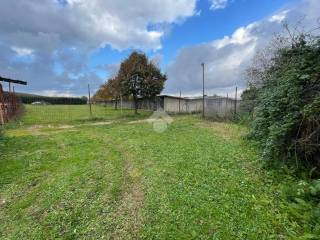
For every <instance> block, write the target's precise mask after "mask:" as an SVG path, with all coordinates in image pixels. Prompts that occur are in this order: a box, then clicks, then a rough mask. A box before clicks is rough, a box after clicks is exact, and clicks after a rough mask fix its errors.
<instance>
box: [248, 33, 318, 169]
mask: <svg viewBox="0 0 320 240" xmlns="http://www.w3.org/2000/svg"><path fill="white" fill-rule="evenodd" d="M261 76H262V78H263V79H262V85H261V86H260V87H259V94H258V100H257V106H256V108H255V114H254V115H255V116H254V118H253V121H252V125H251V132H250V134H249V136H250V137H251V138H252V139H255V140H258V142H259V143H260V144H261V145H262V148H263V158H264V159H266V160H268V161H269V160H272V162H273V163H274V162H276V163H281V164H283V163H284V164H288V163H294V164H295V166H297V167H298V168H299V169H300V168H305V167H308V168H317V170H319V167H320V40H319V39H315V40H313V41H308V42H307V41H306V40H305V38H304V37H301V38H300V39H299V41H298V42H296V43H294V44H292V46H290V47H285V48H282V49H280V50H278V51H277V53H276V54H275V57H274V58H273V59H271V60H270V64H269V67H267V68H266V69H265V70H264V72H263V74H262V75H261ZM315 172H317V171H315ZM318 172H319V171H318Z"/></svg>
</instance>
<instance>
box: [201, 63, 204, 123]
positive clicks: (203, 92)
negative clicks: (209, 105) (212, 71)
mask: <svg viewBox="0 0 320 240" xmlns="http://www.w3.org/2000/svg"><path fill="white" fill-rule="evenodd" d="M201 66H202V117H203V118H204V63H202V64H201Z"/></svg>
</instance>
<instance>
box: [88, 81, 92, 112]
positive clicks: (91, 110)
mask: <svg viewBox="0 0 320 240" xmlns="http://www.w3.org/2000/svg"><path fill="white" fill-rule="evenodd" d="M88 96H89V102H88V103H89V110H90V116H91V118H92V108H91V95H90V84H88Z"/></svg>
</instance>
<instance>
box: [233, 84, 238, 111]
mask: <svg viewBox="0 0 320 240" xmlns="http://www.w3.org/2000/svg"><path fill="white" fill-rule="evenodd" d="M237 97H238V87H236V94H235V99H234V117H236V115H237Z"/></svg>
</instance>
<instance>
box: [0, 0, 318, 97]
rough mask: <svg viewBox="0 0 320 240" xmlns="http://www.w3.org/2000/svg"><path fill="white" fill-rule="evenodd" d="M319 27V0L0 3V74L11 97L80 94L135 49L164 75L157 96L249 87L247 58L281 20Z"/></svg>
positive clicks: (97, 83)
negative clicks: (12, 82) (11, 84)
mask: <svg viewBox="0 0 320 240" xmlns="http://www.w3.org/2000/svg"><path fill="white" fill-rule="evenodd" d="M299 21H301V22H302V25H303V26H304V27H305V29H307V30H308V29H313V28H315V27H317V26H319V25H320V0H14V1H9V0H0V76H4V77H10V78H14V79H20V80H25V81H27V82H28V86H17V87H16V89H17V91H21V92H29V93H36V94H42V95H49V96H81V95H86V92H87V85H88V84H90V86H91V89H93V91H95V90H97V89H98V88H99V86H100V85H101V84H103V83H104V82H105V81H107V79H108V78H109V77H112V76H114V75H115V74H116V73H117V71H118V68H119V65H120V63H121V61H122V60H124V59H125V58H126V57H127V56H128V55H129V54H130V53H131V52H132V51H134V50H139V51H144V52H145V53H146V54H147V55H148V57H149V58H150V59H151V60H152V61H153V62H154V63H156V64H158V66H159V67H160V68H161V71H162V72H163V73H166V74H167V77H168V80H167V82H166V84H165V88H164V90H163V93H164V94H172V95H177V94H178V93H179V92H180V91H181V92H182V95H183V96H195V95H200V94H201V91H202V69H201V63H202V62H203V63H205V89H206V94H207V95H213V94H219V95H226V94H234V91H235V87H236V86H237V87H238V89H239V91H242V90H243V89H245V88H246V79H245V75H244V71H245V69H246V68H247V67H248V66H249V65H250V63H251V60H252V58H253V56H254V54H255V53H256V52H257V51H258V50H260V49H263V48H266V47H267V46H268V44H269V43H270V41H271V39H272V37H273V36H274V34H275V33H278V32H283V24H284V23H285V22H287V23H289V24H291V25H292V26H294V25H296V24H297V22H299Z"/></svg>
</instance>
